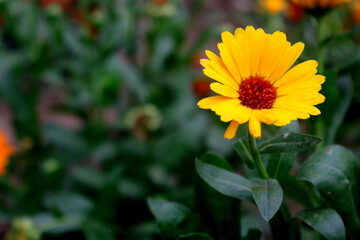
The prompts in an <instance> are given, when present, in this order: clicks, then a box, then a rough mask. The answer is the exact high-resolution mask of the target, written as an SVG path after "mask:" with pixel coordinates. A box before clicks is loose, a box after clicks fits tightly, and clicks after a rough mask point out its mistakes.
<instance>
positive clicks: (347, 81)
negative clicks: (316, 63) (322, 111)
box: [325, 76, 353, 144]
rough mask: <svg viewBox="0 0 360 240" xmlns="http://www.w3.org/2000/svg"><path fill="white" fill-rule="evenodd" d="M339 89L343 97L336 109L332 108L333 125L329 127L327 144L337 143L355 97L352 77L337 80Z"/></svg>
mask: <svg viewBox="0 0 360 240" xmlns="http://www.w3.org/2000/svg"><path fill="white" fill-rule="evenodd" d="M337 87H338V89H339V90H341V92H340V94H341V97H340V98H339V99H338V101H337V103H336V106H337V107H336V108H334V107H332V108H330V109H332V111H333V112H332V115H331V118H330V121H331V124H330V126H328V127H327V137H326V139H325V140H326V143H327V144H333V143H334V142H335V137H336V133H337V131H338V129H339V127H340V125H341V123H342V122H343V120H344V117H345V114H346V111H347V110H348V108H349V106H350V103H351V99H352V96H353V83H352V79H351V77H350V76H342V77H340V78H339V79H337Z"/></svg>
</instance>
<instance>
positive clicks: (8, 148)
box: [0, 130, 14, 174]
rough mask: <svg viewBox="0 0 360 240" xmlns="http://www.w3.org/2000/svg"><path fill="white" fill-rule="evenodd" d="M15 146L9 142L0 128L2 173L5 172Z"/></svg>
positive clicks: (0, 169)
mask: <svg viewBox="0 0 360 240" xmlns="http://www.w3.org/2000/svg"><path fill="white" fill-rule="evenodd" d="M13 152H14V148H13V146H12V145H10V144H9V142H8V140H7V138H6V136H5V134H4V133H3V132H2V131H1V130H0V174H5V170H6V169H5V168H6V165H7V163H8V160H9V157H10V156H11V155H12V154H13Z"/></svg>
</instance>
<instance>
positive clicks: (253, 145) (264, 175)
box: [248, 133, 269, 179]
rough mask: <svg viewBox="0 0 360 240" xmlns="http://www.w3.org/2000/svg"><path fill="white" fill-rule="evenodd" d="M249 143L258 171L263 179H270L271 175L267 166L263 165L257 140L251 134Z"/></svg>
mask: <svg viewBox="0 0 360 240" xmlns="http://www.w3.org/2000/svg"><path fill="white" fill-rule="evenodd" d="M248 142H249V146H250V151H251V154H252V156H253V159H254V165H255V168H256V170H257V171H258V173H259V175H260V177H261V178H262V179H269V175H268V173H267V171H266V169H265V166H264V164H263V161H262V159H261V156H260V154H259V151H258V149H257V147H256V142H255V138H254V137H253V136H251V134H250V133H248Z"/></svg>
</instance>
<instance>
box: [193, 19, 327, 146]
mask: <svg viewBox="0 0 360 240" xmlns="http://www.w3.org/2000/svg"><path fill="white" fill-rule="evenodd" d="M221 37H222V42H221V43H219V44H218V48H219V50H220V57H219V56H217V55H216V54H214V53H213V52H211V51H206V55H207V57H208V58H209V59H201V60H200V63H201V65H202V66H203V67H204V74H205V75H207V76H208V77H210V78H212V79H214V80H216V81H217V82H214V83H211V84H210V88H211V89H212V91H214V92H215V93H217V94H219V95H217V96H211V97H207V98H204V99H202V100H200V101H199V102H198V106H199V107H200V108H203V109H211V110H212V111H214V112H215V113H216V114H217V115H219V116H220V119H221V121H223V122H230V125H229V127H228V128H227V130H226V132H225V134H224V137H225V138H229V139H230V138H233V137H234V136H235V134H236V131H237V128H238V126H239V124H243V123H246V122H249V131H250V134H251V135H252V136H254V137H257V138H260V137H261V123H266V124H274V125H276V126H284V125H287V124H289V123H290V122H291V121H292V120H295V119H307V118H309V117H310V115H318V114H320V111H319V110H318V109H317V108H316V107H314V105H317V104H319V103H322V102H324V100H325V97H324V96H323V95H321V94H320V93H319V91H320V89H321V84H322V83H323V82H324V81H325V77H324V76H322V75H316V72H317V65H318V63H317V62H316V61H314V60H309V61H305V62H303V63H301V64H298V65H297V66H295V67H293V68H291V69H290V70H289V68H290V67H291V66H292V65H293V64H294V62H295V61H296V60H297V58H298V57H299V56H300V54H301V53H302V51H303V49H304V44H303V43H301V42H298V43H296V44H294V45H291V44H290V42H288V41H287V39H286V35H285V34H284V33H282V32H279V31H277V32H275V33H273V34H267V33H265V32H264V31H263V29H261V28H258V29H254V28H253V27H252V26H248V27H247V28H246V29H245V30H244V29H242V28H238V29H236V31H235V34H234V35H233V34H232V33H230V32H223V33H222V35H221Z"/></svg>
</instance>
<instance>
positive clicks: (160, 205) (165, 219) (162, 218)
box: [147, 198, 190, 229]
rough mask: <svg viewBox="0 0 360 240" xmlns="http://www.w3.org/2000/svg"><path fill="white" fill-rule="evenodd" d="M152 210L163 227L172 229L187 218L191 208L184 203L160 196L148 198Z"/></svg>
mask: <svg viewBox="0 0 360 240" xmlns="http://www.w3.org/2000/svg"><path fill="white" fill-rule="evenodd" d="M147 203H148V205H149V208H150V211H151V212H152V214H153V215H154V217H155V219H156V221H157V222H158V223H159V225H160V228H162V229H172V228H174V227H176V226H177V225H179V224H180V223H181V222H183V221H184V220H185V218H186V217H187V216H188V215H189V214H190V210H189V209H188V208H187V207H185V206H184V205H182V204H180V203H177V202H171V201H168V200H165V199H160V198H148V199H147Z"/></svg>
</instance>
